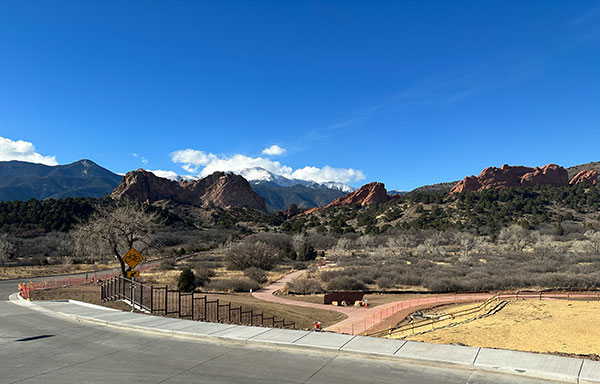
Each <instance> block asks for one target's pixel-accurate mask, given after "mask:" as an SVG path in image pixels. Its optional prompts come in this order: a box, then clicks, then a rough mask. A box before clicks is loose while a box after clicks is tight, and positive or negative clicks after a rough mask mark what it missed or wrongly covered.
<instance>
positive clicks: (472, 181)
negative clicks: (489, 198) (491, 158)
mask: <svg viewBox="0 0 600 384" xmlns="http://www.w3.org/2000/svg"><path fill="white" fill-rule="evenodd" d="M479 188H481V183H480V182H479V180H478V179H477V177H475V176H467V177H465V178H464V179H462V180H461V181H459V182H458V183H457V184H456V185H455V186H454V187H453V188H452V189H451V190H450V194H453V193H458V192H462V191H477V190H479Z"/></svg>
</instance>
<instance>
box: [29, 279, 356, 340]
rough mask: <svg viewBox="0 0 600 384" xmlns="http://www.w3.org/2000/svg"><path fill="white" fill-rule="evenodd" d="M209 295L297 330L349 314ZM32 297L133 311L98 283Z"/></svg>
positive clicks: (234, 295)
mask: <svg viewBox="0 0 600 384" xmlns="http://www.w3.org/2000/svg"><path fill="white" fill-rule="evenodd" d="M207 296H208V297H209V298H210V299H211V300H214V299H219V301H221V303H222V304H226V303H228V302H229V303H231V304H232V305H234V306H239V305H242V306H243V307H244V308H245V309H250V308H252V309H253V310H254V311H257V312H264V314H265V316H266V317H270V316H273V315H275V316H276V317H277V318H279V319H281V318H284V319H285V320H286V321H295V322H296V328H299V329H311V328H312V327H313V324H314V322H315V321H320V322H321V323H322V324H323V326H324V327H327V326H329V325H331V324H335V323H337V322H340V321H342V320H344V319H345V318H346V315H344V314H342V313H339V312H334V311H327V310H322V309H313V308H302V307H295V306H291V305H285V304H277V303H269V302H266V301H262V300H259V299H256V298H254V297H252V296H251V295H250V294H249V293H232V294H211V293H208V294H207ZM31 298H32V300H64V299H73V300H80V301H85V302H88V303H92V304H98V305H104V306H106V307H110V308H116V309H121V310H129V308H130V307H129V306H128V305H126V304H125V303H123V302H102V300H100V287H99V286H98V285H95V284H90V285H85V286H77V287H68V288H56V289H46V290H39V291H33V292H31Z"/></svg>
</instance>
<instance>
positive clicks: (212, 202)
mask: <svg viewBox="0 0 600 384" xmlns="http://www.w3.org/2000/svg"><path fill="white" fill-rule="evenodd" d="M111 196H112V197H115V198H121V197H127V198H130V199H134V200H138V201H150V202H153V201H157V200H171V201H174V202H177V203H183V204H190V205H197V206H200V207H223V208H227V207H248V208H253V209H258V210H261V211H266V210H267V206H266V204H265V200H264V199H263V198H262V197H260V196H258V195H257V194H256V192H254V190H253V189H252V187H251V186H250V184H249V183H248V181H246V179H244V178H243V177H242V176H239V175H234V174H231V173H223V172H215V173H213V174H212V175H210V176H207V177H205V178H204V179H199V180H195V181H180V182H179V183H177V182H175V181H172V180H169V179H165V178H162V177H158V176H156V175H154V174H153V173H152V172H148V171H145V170H143V169H138V170H137V171H131V172H128V173H127V174H126V175H125V176H124V177H123V180H121V184H119V186H118V187H117V188H115V190H114V191H113V192H112V193H111Z"/></svg>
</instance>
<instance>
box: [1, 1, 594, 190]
mask: <svg viewBox="0 0 600 384" xmlns="http://www.w3.org/2000/svg"><path fill="white" fill-rule="evenodd" d="M0 79H1V82H0V138H1V139H0V159H1V160H8V159H15V158H18V159H25V160H30V161H38V162H46V163H55V162H56V163H58V164H66V163H70V162H73V161H76V160H79V159H82V158H88V159H92V160H94V161H96V162H97V163H99V164H100V165H102V166H104V167H106V168H108V169H110V170H112V171H114V172H119V173H123V172H127V171H129V170H133V169H137V168H140V167H143V168H146V169H150V170H164V171H172V172H176V173H179V174H189V173H190V172H189V171H192V173H194V174H200V175H202V174H204V173H206V172H209V171H211V170H217V169H222V168H229V169H232V170H236V169H239V168H241V167H244V166H245V165H251V166H265V167H267V168H269V169H270V170H273V171H277V172H279V173H282V174H285V175H287V176H290V175H291V176H295V177H299V178H313V179H318V180H324V179H327V178H332V179H336V180H339V181H344V182H346V183H348V184H351V185H353V186H360V185H362V184H364V183H367V182H370V181H374V180H377V181H382V182H384V183H386V186H387V187H388V189H400V190H410V189H412V188H415V187H417V186H420V185H423V184H430V183H435V182H441V181H451V180H456V179H460V178H462V177H464V176H465V175H470V174H477V173H479V172H480V171H481V170H482V169H483V168H484V167H486V166H501V165H502V164H504V163H509V164H523V165H529V166H541V165H544V164H546V163H550V162H552V163H558V164H561V165H564V166H570V165H575V164H580V163H585V162H589V161H598V160H600V159H599V158H598V143H599V141H600V140H599V139H600V1H576V2H575V1H567V0H565V1H551V0H544V1H527V2H521V1H483V2H482V1H457V2H449V1H410V2H409V1H403V2H399V1H390V2H386V1H379V2H369V1H362V2H359V1H303V2H291V1H272V2H271V1H264V2H261V1H240V2H235V1H231V2H201V1H164V2H152V1H139V2H138V1H96V2H92V1H57V2H47V1H27V2H24V1H2V2H0ZM273 145H277V146H279V148H281V149H282V150H279V151H278V150H271V151H267V152H270V153H271V154H263V153H262V152H263V150H264V149H266V148H270V147H271V146H273ZM275 149H277V148H275ZM185 150H188V151H185ZM283 150H285V151H283ZM281 152H283V153H281ZM183 167H185V169H184V168H183ZM186 169H187V170H186Z"/></svg>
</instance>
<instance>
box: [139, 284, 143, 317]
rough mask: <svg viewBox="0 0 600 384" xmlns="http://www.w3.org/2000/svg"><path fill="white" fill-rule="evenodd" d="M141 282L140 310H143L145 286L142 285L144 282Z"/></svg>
mask: <svg viewBox="0 0 600 384" xmlns="http://www.w3.org/2000/svg"><path fill="white" fill-rule="evenodd" d="M139 284H140V310H142V311H143V306H144V286H143V285H142V283H139Z"/></svg>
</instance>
